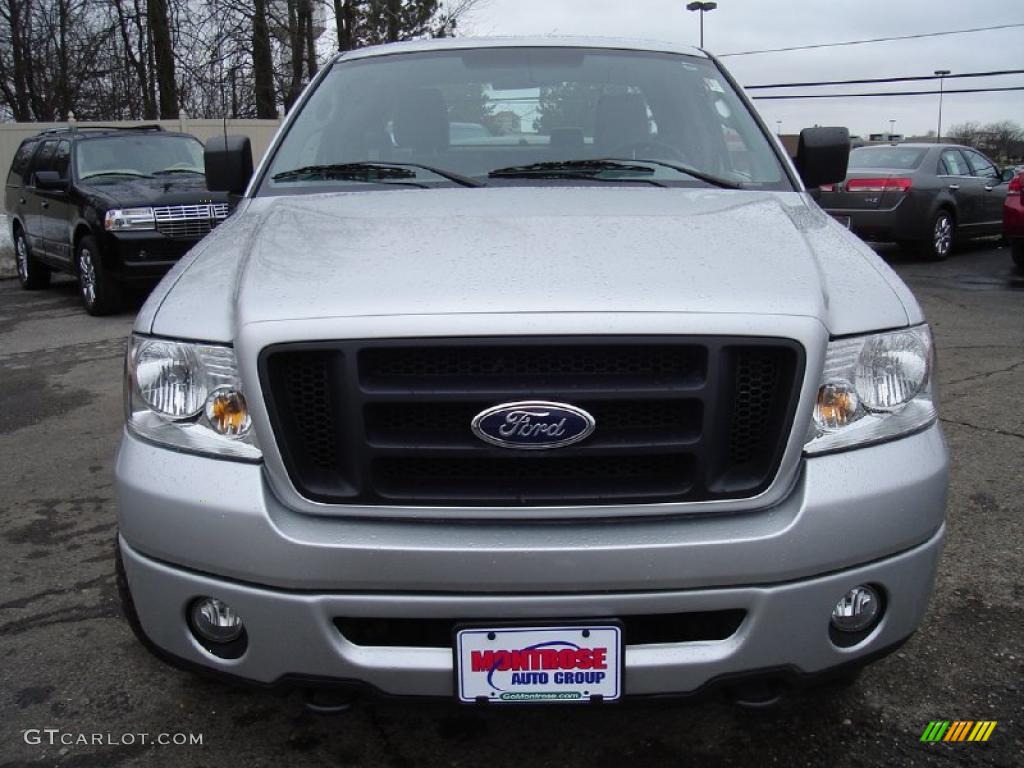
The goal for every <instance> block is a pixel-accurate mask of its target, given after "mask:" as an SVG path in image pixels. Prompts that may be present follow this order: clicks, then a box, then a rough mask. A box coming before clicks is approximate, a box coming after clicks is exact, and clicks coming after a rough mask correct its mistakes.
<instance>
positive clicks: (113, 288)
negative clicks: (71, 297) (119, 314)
mask: <svg viewBox="0 0 1024 768" xmlns="http://www.w3.org/2000/svg"><path fill="white" fill-rule="evenodd" d="M75 270H76V271H77V272H78V291H79V293H80V294H81V296H82V304H84V305H85V311H86V312H88V313H89V314H90V315H109V314H111V313H113V312H116V311H117V310H118V308H119V307H120V306H121V286H120V285H119V284H118V283H117V281H116V280H114V279H113V278H112V277H111V276H110V275H109V274H107V272H106V270H105V269H104V267H103V259H102V258H101V257H100V249H99V247H98V246H97V244H96V240H95V239H94V238H93V237H91V236H86V237H83V238H82V239H81V240H79V241H78V247H77V248H76V249H75Z"/></svg>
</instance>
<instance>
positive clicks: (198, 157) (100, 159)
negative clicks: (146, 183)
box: [75, 134, 204, 179]
mask: <svg viewBox="0 0 1024 768" xmlns="http://www.w3.org/2000/svg"><path fill="white" fill-rule="evenodd" d="M75 167H76V169H77V171H78V178H80V179H88V178H89V177H91V176H103V175H109V176H118V175H124V176H141V177H150V176H152V177H157V176H164V175H167V176H170V175H173V174H177V173H181V174H183V175H195V174H200V175H201V174H203V173H204V170H203V145H202V144H201V143H200V142H199V140H198V139H194V138H192V137H190V136H161V135H159V134H157V135H154V134H146V135H137V134H135V135H130V136H105V137H103V138H98V139H86V140H83V141H79V142H78V143H77V149H76V155H75Z"/></svg>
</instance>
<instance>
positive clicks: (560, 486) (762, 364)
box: [260, 336, 804, 506]
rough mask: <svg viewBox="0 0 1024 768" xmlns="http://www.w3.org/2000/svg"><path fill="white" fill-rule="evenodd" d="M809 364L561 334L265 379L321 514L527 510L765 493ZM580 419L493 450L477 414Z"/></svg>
mask: <svg viewBox="0 0 1024 768" xmlns="http://www.w3.org/2000/svg"><path fill="white" fill-rule="evenodd" d="M803 365H804V355H803V349H802V347H800V345H799V344H797V343H796V342H794V341H792V340H786V339H747V338H734V337H699V338H693V337H663V336H662V337H604V338H600V337H596V338H595V337H563V338H530V339H521V338H519V339H515V338H498V339H425V340H394V341H392V340H385V341H351V342H328V343H310V344H288V345H278V346H273V347H269V348H268V349H265V350H264V351H263V353H262V355H261V357H260V375H261V378H262V383H263V390H264V392H265V394H266V397H267V408H268V411H269V413H270V416H271V421H272V425H273V428H274V433H275V436H276V439H277V444H278V447H279V448H280V450H281V454H282V456H283V458H284V462H285V466H286V468H287V470H288V472H289V475H290V477H291V479H292V482H293V483H294V485H295V487H296V488H297V489H298V490H299V492H300V493H302V494H303V495H304V496H306V497H307V498H311V499H314V500H317V501H324V502H330V503H343V504H344V503H351V504H356V503H359V504H370V505H385V504H409V505H414V504H415V505H419V504H423V505H431V506H488V505H493V506H524V505H543V504H547V505H562V504H600V503H652V502H670V501H701V500H710V499H723V498H743V497H749V496H753V495H756V494H757V493H760V492H761V491H763V490H764V489H765V488H767V487H768V485H769V484H770V483H771V481H772V479H773V478H774V476H775V472H776V471H777V469H778V465H779V462H780V461H781V458H782V453H783V450H784V448H785V445H786V440H787V438H788V437H789V433H790V427H791V425H792V419H793V411H794V409H795V407H796V401H797V397H798V393H799V386H800V381H801V378H802V371H803ZM516 400H554V401H557V402H566V403H570V404H572V405H575V406H578V407H580V408H584V409H585V410H587V411H588V412H589V413H591V414H592V415H593V416H594V419H595V421H596V424H597V427H596V429H595V431H594V433H593V434H592V435H591V436H590V437H588V438H587V439H585V440H583V441H582V442H580V443H578V444H575V445H572V446H567V447H564V448H558V449H555V450H551V451H542V452H533V451H517V450H514V449H508V448H500V447H495V446H492V445H488V444H486V443H484V442H482V441H480V440H478V439H477V438H476V437H475V436H474V435H473V433H472V431H471V430H470V421H471V420H472V418H473V416H474V415H476V414H477V413H479V412H480V411H482V410H484V409H485V408H488V407H490V406H493V405H497V404H500V403H503V402H512V401H516Z"/></svg>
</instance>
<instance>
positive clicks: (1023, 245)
mask: <svg viewBox="0 0 1024 768" xmlns="http://www.w3.org/2000/svg"><path fill="white" fill-rule="evenodd" d="M1010 256H1012V257H1013V263H1014V264H1016V265H1017V270H1018V271H1020V272H1024V240H1011V241H1010Z"/></svg>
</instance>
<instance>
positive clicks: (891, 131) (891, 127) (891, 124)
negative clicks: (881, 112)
mask: <svg viewBox="0 0 1024 768" xmlns="http://www.w3.org/2000/svg"><path fill="white" fill-rule="evenodd" d="M895 135H896V121H895V120H889V141H892V140H893V139H892V137H893V136H895Z"/></svg>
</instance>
